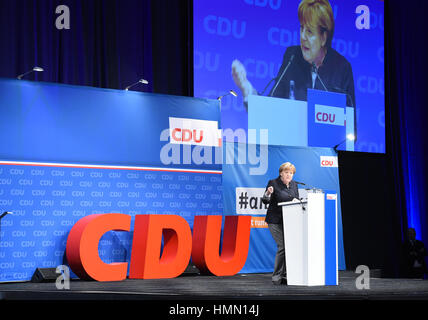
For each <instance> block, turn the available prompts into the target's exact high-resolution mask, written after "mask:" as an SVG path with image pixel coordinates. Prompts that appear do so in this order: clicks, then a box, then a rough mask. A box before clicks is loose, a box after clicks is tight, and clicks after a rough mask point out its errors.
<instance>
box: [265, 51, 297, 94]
mask: <svg viewBox="0 0 428 320" xmlns="http://www.w3.org/2000/svg"><path fill="white" fill-rule="evenodd" d="M293 59H294V54H293V55H292V56H291V57H290V60H288V64H287V66H286V67H285V68H284V71H282V73H281V76H280V77H279V79H278V81H277V82H276V83H275V86H274V87H273V89H272V91H271V93H270V94H269V97H272V96H273V94H274V93H275V90H276V88H277V87H278V85H279V83H280V82H281V80H282V78H283V77H284V75H285V73H286V72H287V70H288V68H289V67H290V65H291V63H292V62H293Z"/></svg>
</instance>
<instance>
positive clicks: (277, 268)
mask: <svg viewBox="0 0 428 320" xmlns="http://www.w3.org/2000/svg"><path fill="white" fill-rule="evenodd" d="M268 226H269V231H270V233H271V235H272V237H273V239H274V240H275V242H276V245H277V248H278V249H277V251H276V255H275V264H274V267H273V273H272V281H274V282H278V281H281V280H282V279H283V278H285V276H286V267H285V247H284V229H283V227H282V224H276V223H269V224H268Z"/></svg>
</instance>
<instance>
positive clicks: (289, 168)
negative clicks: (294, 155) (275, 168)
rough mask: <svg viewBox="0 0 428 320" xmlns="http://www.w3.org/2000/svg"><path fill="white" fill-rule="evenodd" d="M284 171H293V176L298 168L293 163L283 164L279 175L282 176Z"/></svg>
mask: <svg viewBox="0 0 428 320" xmlns="http://www.w3.org/2000/svg"><path fill="white" fill-rule="evenodd" d="M282 171H291V172H293V174H295V173H296V167H295V166H294V165H293V164H292V163H291V162H286V163H283V164H281V166H280V167H279V174H281V172H282Z"/></svg>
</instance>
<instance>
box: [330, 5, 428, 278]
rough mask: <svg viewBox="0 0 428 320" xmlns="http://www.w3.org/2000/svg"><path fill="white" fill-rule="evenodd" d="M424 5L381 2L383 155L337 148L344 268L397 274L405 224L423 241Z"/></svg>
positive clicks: (426, 235)
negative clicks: (345, 150)
mask: <svg viewBox="0 0 428 320" xmlns="http://www.w3.org/2000/svg"><path fill="white" fill-rule="evenodd" d="M427 9H428V2H427V1H424V0H412V1H405V2H403V1H400V0H388V1H385V20H384V21H385V26H384V27H385V87H386V90H385V104H386V106H385V126H386V128H385V129H386V149H387V152H386V154H384V155H382V154H367V153H350V152H339V174H340V181H341V196H342V215H343V233H344V246H345V256H346V263H347V267H348V268H349V269H355V267H356V266H358V265H360V264H366V265H367V266H369V267H370V268H376V269H377V268H378V269H382V270H383V271H384V272H385V275H386V276H402V275H403V274H402V270H400V260H401V258H402V257H401V256H400V251H401V250H400V249H401V243H402V241H404V239H405V238H406V237H407V228H408V227H414V228H415V229H416V232H417V238H418V239H420V240H422V241H423V242H424V243H425V245H428V225H427V213H428V211H427V196H428V192H427V184H428V170H427V165H428V158H427V152H426V151H425V150H427V148H428V143H427V141H428V140H427V138H426V137H427V136H428V134H427V133H428V129H427V125H426V124H425V122H426V119H428V117H427V114H428V112H427V109H428V103H427V101H426V92H427V87H428V83H427V74H428V68H427V58H426V42H427V36H426V26H427V22H426V21H427V20H426V18H425V15H426V12H427Z"/></svg>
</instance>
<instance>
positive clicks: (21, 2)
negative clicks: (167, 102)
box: [0, 0, 153, 91]
mask: <svg viewBox="0 0 428 320" xmlns="http://www.w3.org/2000/svg"><path fill="white" fill-rule="evenodd" d="M59 5H67V6H68V7H69V9H70V29H69V30H66V29H62V30H58V29H57V28H56V25H55V21H56V19H57V17H59V15H60V14H56V13H55V9H56V7H57V6H59ZM151 21H152V20H151V7H150V1H143V0H126V1H120V0H87V1H79V0H13V1H12V0H2V1H0V39H1V43H2V45H1V56H0V76H1V77H11V78H13V77H16V76H17V75H18V74H21V73H24V72H25V71H28V70H31V69H32V68H33V66H35V65H37V66H40V67H42V68H44V70H45V71H44V72H41V73H33V74H29V75H28V76H26V77H25V79H28V80H33V79H36V80H38V81H48V82H56V83H65V84H73V85H86V86H94V87H102V88H114V89H123V88H125V87H126V86H127V85H129V84H132V83H134V82H137V81H138V80H139V79H140V78H145V79H147V80H149V82H150V84H149V85H148V86H147V87H144V86H143V85H141V86H139V87H138V88H136V89H138V90H141V91H153V67H152V65H153V64H152V51H151V48H152V29H151Z"/></svg>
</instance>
